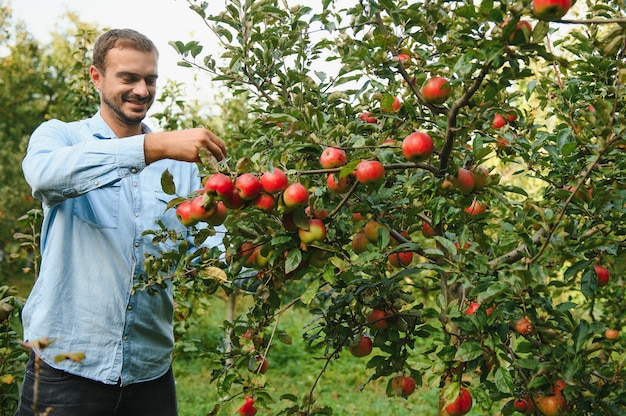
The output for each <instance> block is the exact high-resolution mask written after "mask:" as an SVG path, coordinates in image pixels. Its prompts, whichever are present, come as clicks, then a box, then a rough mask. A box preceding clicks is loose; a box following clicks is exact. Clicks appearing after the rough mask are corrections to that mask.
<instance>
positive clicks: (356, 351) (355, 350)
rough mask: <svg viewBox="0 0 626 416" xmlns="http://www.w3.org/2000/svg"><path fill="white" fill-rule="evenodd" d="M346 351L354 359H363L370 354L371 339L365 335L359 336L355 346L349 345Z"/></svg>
mask: <svg viewBox="0 0 626 416" xmlns="http://www.w3.org/2000/svg"><path fill="white" fill-rule="evenodd" d="M348 350H349V351H350V353H351V354H352V355H354V356H355V357H365V356H366V355H369V354H370V353H371V352H372V339H371V338H370V337H368V336H367V335H361V336H360V337H359V342H357V344H356V345H350V346H349V347H348Z"/></svg>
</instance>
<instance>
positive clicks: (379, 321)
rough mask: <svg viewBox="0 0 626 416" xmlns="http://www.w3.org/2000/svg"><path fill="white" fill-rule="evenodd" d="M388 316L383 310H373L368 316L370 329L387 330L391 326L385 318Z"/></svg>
mask: <svg viewBox="0 0 626 416" xmlns="http://www.w3.org/2000/svg"><path fill="white" fill-rule="evenodd" d="M386 316H387V312H385V311H383V310H382V309H373V310H372V311H371V312H370V313H369V314H368V315H367V323H368V325H369V326H370V328H374V329H385V328H387V326H388V325H389V323H388V322H387V320H386V319H385V317H386Z"/></svg>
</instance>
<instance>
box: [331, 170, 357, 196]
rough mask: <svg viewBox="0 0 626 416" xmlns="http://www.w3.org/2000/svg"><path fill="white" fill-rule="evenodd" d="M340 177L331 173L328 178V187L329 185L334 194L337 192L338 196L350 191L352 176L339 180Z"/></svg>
mask: <svg viewBox="0 0 626 416" xmlns="http://www.w3.org/2000/svg"><path fill="white" fill-rule="evenodd" d="M338 178H339V177H338V176H337V175H335V174H334V173H329V174H328V175H327V176H326V185H328V188H329V189H330V190H331V191H333V192H337V193H338V194H343V193H346V192H348V190H349V189H350V178H351V176H349V175H348V176H344V177H343V178H341V179H338Z"/></svg>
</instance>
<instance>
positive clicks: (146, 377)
mask: <svg viewBox="0 0 626 416" xmlns="http://www.w3.org/2000/svg"><path fill="white" fill-rule="evenodd" d="M157 61H158V51H157V49H156V47H155V45H154V44H153V43H152V41H150V40H149V39H148V38H146V37H145V36H144V35H142V34H140V33H137V32H136V31H133V30H127V29H121V30H120V29H116V30H111V31H109V32H106V33H104V34H102V35H101V36H100V37H99V38H98V39H97V41H96V43H95V45H94V50H93V63H92V66H91V67H90V69H89V71H90V76H91V79H92V82H93V84H94V86H95V88H96V89H97V90H98V92H99V94H100V111H99V112H98V113H97V114H96V115H94V116H93V117H92V118H90V119H87V120H81V121H77V122H70V123H64V122H61V121H59V120H50V121H48V122H45V123H43V124H42V125H41V126H40V127H39V128H37V129H36V130H35V132H34V133H33V134H32V136H31V139H30V142H29V146H28V150H27V154H26V157H25V159H24V161H23V170H24V176H25V178H26V180H27V181H28V183H29V184H30V186H31V187H32V190H33V195H34V196H35V197H36V198H38V199H40V200H41V201H42V202H43V209H44V221H43V225H42V231H41V252H42V260H41V269H40V274H39V277H38V279H37V281H36V283H35V286H34V287H33V290H32V292H31V294H30V296H29V298H28V301H27V302H26V305H25V307H24V310H23V322H24V338H25V340H27V341H28V342H30V343H31V344H34V345H37V342H38V341H39V340H42V339H50V340H53V342H52V343H51V344H50V345H49V346H46V347H45V348H34V351H33V353H32V354H31V358H30V360H29V362H28V364H27V368H26V370H27V371H26V377H25V380H24V384H23V386H22V390H21V394H20V405H19V409H18V412H17V415H20V416H24V415H33V414H43V412H45V411H46V409H48V410H49V413H46V414H47V415H50V416H54V415H63V416H73V415H81V416H99V415H103V416H105V415H111V416H112V415H116V416H118V415H119V416H121V415H129V416H130V415H133V416H136V415H150V416H172V415H176V414H177V406H176V395H175V388H174V378H173V375H172V370H171V353H172V348H173V344H174V339H173V330H172V314H173V301H172V290H171V287H167V288H161V287H158V288H156V290H136V291H135V290H133V286H134V285H135V284H136V283H138V282H139V281H140V280H141V279H142V278H143V277H145V271H144V270H143V259H144V258H145V253H156V252H158V250H167V249H168V248H167V247H165V246H161V247H158V246H157V247H155V246H154V245H153V243H152V237H151V236H150V235H146V236H144V235H142V233H143V232H144V231H145V230H155V229H158V225H157V221H162V222H163V223H164V224H165V226H166V227H168V228H171V229H178V230H180V232H182V233H184V232H185V229H184V228H183V227H182V225H181V224H180V223H178V221H177V219H176V217H175V213H174V211H173V210H168V211H167V212H165V208H166V205H167V202H168V199H169V198H168V197H167V195H165V194H164V193H163V192H162V191H161V186H160V183H161V182H160V178H161V175H162V173H163V171H164V170H166V169H167V170H169V171H170V173H171V174H172V175H173V177H174V181H175V183H176V187H177V192H178V193H179V194H181V195H186V194H188V193H190V192H192V191H194V190H197V189H199V188H200V187H201V184H200V177H199V176H198V169H197V166H196V164H195V163H191V162H198V161H199V155H198V149H199V148H205V149H207V150H208V151H210V152H211V153H212V154H213V155H214V156H215V157H216V158H217V159H218V160H221V159H223V158H224V157H225V155H226V147H225V145H224V143H223V142H222V140H221V139H220V138H219V137H217V136H216V135H215V134H213V133H212V132H210V131H208V130H206V129H202V128H197V129H189V130H182V131H172V132H159V133H152V132H150V130H149V129H148V128H147V126H146V125H145V124H143V122H142V121H143V119H144V118H145V117H146V113H147V111H148V109H149V108H150V106H151V105H152V103H153V101H154V98H155V94H156V81H157V77H158V72H157ZM170 198H171V197H170ZM77 352H80V353H84V356H85V358H84V359H83V360H80V361H79V360H77V361H73V360H61V361H58V362H57V361H56V360H55V357H58V356H62V355H63V354H72V353H77ZM37 366H39V367H40V368H39V370H38V373H39V381H38V383H37V382H36V381H35V372H36V367H37ZM35 405H36V409H33V407H35Z"/></svg>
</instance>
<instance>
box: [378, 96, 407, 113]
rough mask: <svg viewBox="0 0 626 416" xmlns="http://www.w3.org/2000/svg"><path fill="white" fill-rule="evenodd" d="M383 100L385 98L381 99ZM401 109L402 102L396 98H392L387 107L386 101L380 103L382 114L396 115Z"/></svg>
mask: <svg viewBox="0 0 626 416" xmlns="http://www.w3.org/2000/svg"><path fill="white" fill-rule="evenodd" d="M383 100H385V98H383ZM400 108H402V102H401V101H400V99H399V98H398V97H396V96H393V98H392V101H391V103H390V104H389V105H387V102H386V100H385V101H383V102H381V107H380V111H382V112H383V113H397V112H398V111H400Z"/></svg>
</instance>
